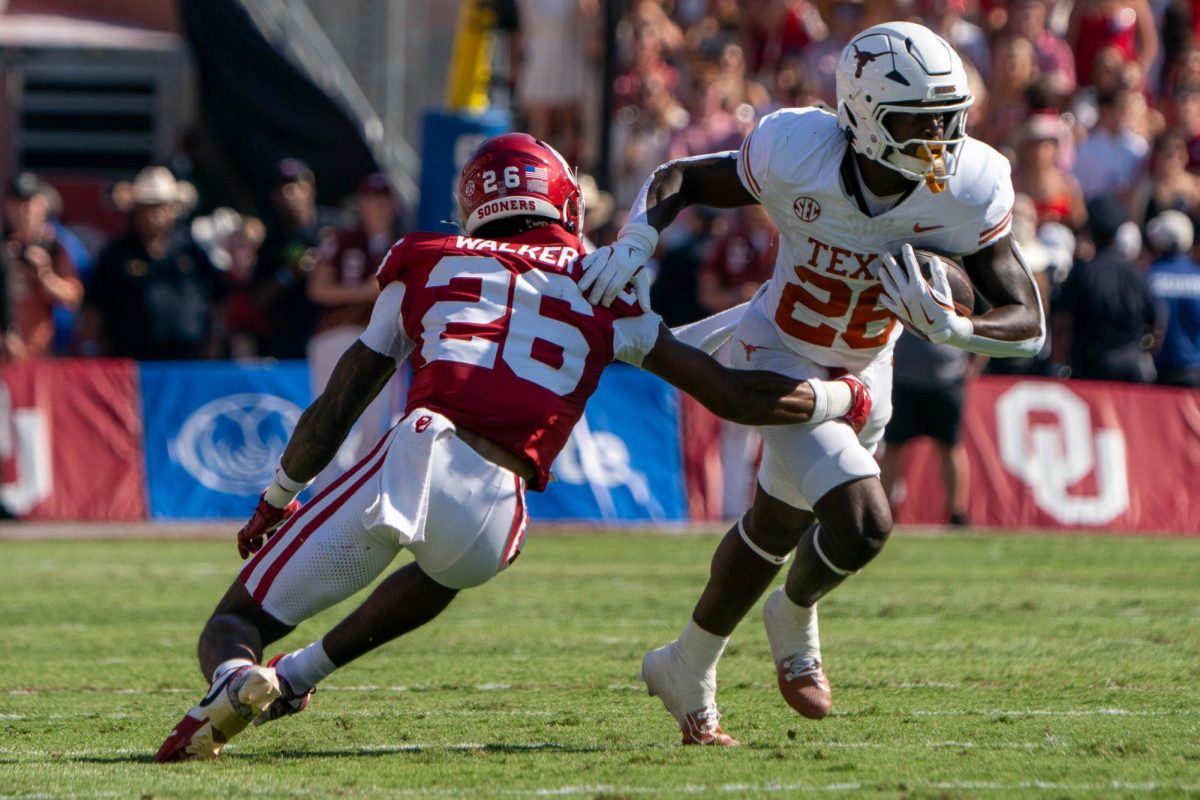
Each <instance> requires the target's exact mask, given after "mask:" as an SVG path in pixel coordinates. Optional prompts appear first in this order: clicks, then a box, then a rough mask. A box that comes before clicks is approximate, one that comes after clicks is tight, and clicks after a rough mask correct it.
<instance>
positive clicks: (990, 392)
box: [898, 376, 1200, 535]
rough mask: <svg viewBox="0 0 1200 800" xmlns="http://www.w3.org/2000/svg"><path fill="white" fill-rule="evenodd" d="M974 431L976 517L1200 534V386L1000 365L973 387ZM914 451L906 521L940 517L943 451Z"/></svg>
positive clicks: (992, 523)
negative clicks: (1036, 373) (1011, 370)
mask: <svg viewBox="0 0 1200 800" xmlns="http://www.w3.org/2000/svg"><path fill="white" fill-rule="evenodd" d="M963 441H964V442H965V444H966V448H967V453H968V456H969V459H970V465H971V477H970V491H969V493H968V511H969V514H970V516H971V522H972V523H973V524H975V525H980V526H986V527H999V528H1090V529H1101V530H1111V531H1120V532H1130V533H1134V532H1136V533H1155V532H1172V533H1180V534H1192V535H1197V534H1200V491H1197V490H1196V488H1195V487H1196V481H1195V476H1196V475H1197V472H1198V470H1200V393H1197V392H1194V391H1190V390H1187V389H1173V388H1168V387H1159V386H1140V385H1137V384H1123V383H1098V382H1092V381H1065V382H1064V381H1053V380H1039V379H1032V378H1028V379H1026V378H1017V379H1014V378H1001V377H990V376H989V377H985V378H982V379H980V380H979V381H977V382H975V383H974V384H972V385H971V387H970V388H969V389H968V395H967V403H966V407H965V408H964V413H963ZM913 450H914V452H912V453H911V454H908V453H906V454H905V462H906V466H905V471H904V474H905V480H906V489H905V499H904V502H903V503H902V504H901V505H900V508H899V514H898V520H899V521H900V522H904V523H910V524H914V523H915V524H939V523H941V522H943V521H944V519H945V517H944V513H943V509H944V501H943V499H942V498H943V497H944V494H943V492H942V487H941V481H940V480H939V473H938V464H937V460H936V458H935V456H934V453H933V450H932V448H929V447H920V448H917V447H915V446H914V448H913ZM910 455H911V458H910V457H909V456H910Z"/></svg>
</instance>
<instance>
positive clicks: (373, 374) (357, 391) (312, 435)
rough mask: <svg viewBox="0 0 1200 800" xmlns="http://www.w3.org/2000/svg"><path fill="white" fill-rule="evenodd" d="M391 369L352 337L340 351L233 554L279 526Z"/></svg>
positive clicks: (253, 546) (254, 547) (253, 548)
mask: <svg viewBox="0 0 1200 800" xmlns="http://www.w3.org/2000/svg"><path fill="white" fill-rule="evenodd" d="M395 371H396V362H395V360H393V359H392V357H391V356H384V355H380V354H379V353H376V352H375V351H374V350H372V349H371V348H369V347H367V346H366V345H364V344H363V343H362V342H361V341H355V342H354V344H352V345H350V347H349V348H347V350H346V352H345V353H343V354H342V357H341V359H340V360H339V361H338V363H337V366H336V367H334V369H333V374H332V375H330V376H329V383H328V384H326V389H325V391H324V392H323V393H322V394H321V396H320V397H318V398H317V399H316V400H314V401H313V402H312V405H310V406H309V407H308V408H307V409H305V411H304V413H303V414H301V415H300V421H299V422H297V423H296V429H295V430H294V431H292V438H291V439H289V440H288V443H287V447H286V448H285V449H284V451H283V458H282V459H281V460H280V466H279V468H278V469H277V470H276V471H275V479H274V480H272V481H271V485H270V486H269V487H267V490H266V491H265V492H263V493H262V496H261V497H259V500H258V506H257V507H256V508H255V509H254V514H253V515H252V516H251V517H250V519H249V521H248V522H247V523H246V524H245V525H243V526H242V528H241V530H239V531H238V534H237V544H238V553H239V554H240V555H241V557H242V558H248V557H249V556H250V554H251V553H256V552H258V550H259V548H261V547H262V546H263V543H264V542H265V541H266V539H269V538H270V536H271V534H272V533H274V532H275V531H276V530H277V529H278V528H279V526H281V525H282V524H283V523H284V522H286V521H287V520H288V518H289V517H291V516H292V514H295V513H296V511H297V510H299V508H300V501H298V500H296V499H295V498H296V495H297V494H298V493H299V492H300V491H301V490H302V489H303V488H304V487H305V486H307V485H308V484H309V483H310V482H311V481H312V479H313V478H315V477H316V476H317V473H319V472H320V471H321V470H322V469H324V468H325V467H326V466H327V465H328V464H329V462H331V461H332V460H333V457H334V455H335V454H336V453H337V451H338V448H339V447H341V446H342V442H343V441H345V439H346V435H347V434H348V433H349V432H350V427H351V426H352V425H353V424H354V421H355V420H357V419H358V418H359V416H360V415H361V414H362V412H363V410H364V409H365V408H366V407H367V406H368V405H369V404H370V403H371V401H372V400H374V399H375V396H376V395H378V394H379V392H380V390H382V389H383V387H384V386H385V385H386V384H387V381H388V379H389V378H391V376H392V373H393V372H395Z"/></svg>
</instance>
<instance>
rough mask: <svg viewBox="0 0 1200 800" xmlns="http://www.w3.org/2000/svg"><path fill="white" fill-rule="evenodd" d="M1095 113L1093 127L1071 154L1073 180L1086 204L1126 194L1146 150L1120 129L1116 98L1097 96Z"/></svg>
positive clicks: (1141, 141) (1143, 142)
mask: <svg viewBox="0 0 1200 800" xmlns="http://www.w3.org/2000/svg"><path fill="white" fill-rule="evenodd" d="M1097 112H1098V114H1099V118H1098V119H1097V120H1096V126H1095V127H1094V128H1092V130H1091V131H1089V132H1088V137H1087V139H1086V140H1084V142H1083V143H1082V144H1080V145H1079V149H1078V150H1077V151H1076V153H1075V177H1076V178H1078V179H1079V185H1080V187H1082V189H1083V196H1084V198H1085V199H1087V200H1089V201H1090V200H1091V199H1093V198H1095V197H1099V196H1101V195H1123V194H1127V193H1128V192H1129V191H1130V190H1131V189H1132V188H1133V184H1134V183H1135V182H1136V181H1137V177H1138V175H1139V173H1140V171H1141V169H1142V168H1143V165H1144V163H1145V159H1146V153H1147V152H1148V151H1149V149H1150V145H1149V144H1147V143H1146V140H1145V139H1143V138H1142V137H1140V136H1138V135H1137V134H1135V133H1133V132H1132V131H1129V130H1127V129H1125V128H1123V127H1122V126H1121V122H1120V117H1119V116H1118V114H1117V96H1116V95H1112V94H1105V95H1101V96H1100V97H1099V98H1098V100H1097Z"/></svg>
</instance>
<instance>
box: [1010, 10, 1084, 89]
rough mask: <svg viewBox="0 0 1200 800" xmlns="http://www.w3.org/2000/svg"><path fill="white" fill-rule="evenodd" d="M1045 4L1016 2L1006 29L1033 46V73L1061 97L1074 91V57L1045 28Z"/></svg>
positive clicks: (1057, 37)
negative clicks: (1046, 81)
mask: <svg viewBox="0 0 1200 800" xmlns="http://www.w3.org/2000/svg"><path fill="white" fill-rule="evenodd" d="M1048 11H1049V9H1048V8H1047V3H1046V0H1016V2H1014V3H1013V4H1012V8H1011V13H1010V16H1009V29H1010V30H1011V31H1012V32H1013V33H1015V34H1017V35H1018V36H1023V37H1025V38H1026V39H1028V40H1029V41H1030V42H1032V43H1033V50H1034V57H1035V62H1036V65H1037V70H1038V72H1039V73H1040V74H1041V76H1042V78H1043V79H1046V80H1049V81H1050V83H1051V85H1052V86H1053V87H1054V90H1055V91H1056V92H1057V93H1059V94H1061V95H1069V94H1070V93H1071V92H1073V91H1075V54H1074V53H1072V52H1071V47H1070V45H1068V44H1067V43H1066V42H1065V41H1064V40H1063V39H1062V37H1060V36H1058V35H1057V34H1055V33H1054V32H1053V31H1052V30H1050V28H1049V27H1047V25H1046V19H1047V16H1048Z"/></svg>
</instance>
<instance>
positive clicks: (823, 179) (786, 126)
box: [738, 108, 1013, 370]
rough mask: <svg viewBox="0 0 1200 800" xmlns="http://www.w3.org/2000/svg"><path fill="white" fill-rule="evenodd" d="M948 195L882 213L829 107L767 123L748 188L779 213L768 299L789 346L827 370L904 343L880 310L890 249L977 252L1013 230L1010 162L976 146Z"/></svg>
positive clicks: (754, 137) (964, 157) (746, 169)
mask: <svg viewBox="0 0 1200 800" xmlns="http://www.w3.org/2000/svg"><path fill="white" fill-rule="evenodd" d="M948 157H949V158H955V159H957V160H958V162H959V163H957V164H955V165H954V166H955V167H956V169H955V170H954V171H953V172H952V173H951V174H950V175H949V176H948V177H947V178H946V181H947V185H946V189H945V190H943V191H939V192H932V191H930V189H929V188H928V186H926V185H925V184H924V183H916V182H914V184H913V187H914V188H913V191H912V193H911V194H910V195H909V196H908V197H905V198H904V199H903V200H902V201H901V202H899V203H896V204H895V205H894V206H893V207H892V208H890V209H889V210H887V211H884V212H883V213H880V214H877V215H874V216H870V215H869V214H868V209H867V205H868V203H867V201H866V199H865V198H863V197H861V196H860V195H861V192H862V190H861V189H859V186H860V179H859V178H858V176H857V175H856V174H855V173H856V168H855V167H854V164H853V158H852V155H851V148H850V147H849V145H848V144H847V141H846V137H845V134H844V132H843V131H842V129H841V128H840V127H839V126H838V120H837V117H836V116H834V115H833V114H831V113H829V112H827V111H822V110H820V109H815V108H812V109H784V110H782V111H777V112H775V113H774V114H771V115H769V116H766V117H764V118H763V119H762V120H761V121H760V122H759V124H758V126H757V127H756V128H755V130H754V131H752V132H751V133H750V134H749V135H748V136H747V137H746V139H745V141H744V143H743V144H742V147H741V150H740V151H739V153H738V175H739V177H740V178H741V180H742V184H743V185H744V186H745V187H746V189H747V191H749V192H750V193H751V194H752V195H753V196H754V197H755V198H756V199H758V201H759V202H760V203H762V205H763V207H764V208H765V209H766V210H767V213H769V214H770V215H771V219H772V221H773V222H774V223H775V226H776V227H777V228H778V229H779V232H780V236H781V241H780V248H779V257H778V259H777V261H776V263H775V276H774V277H775V280H772V281H770V282H769V283H768V284H767V287H768V288H767V290H766V291H765V292H764V293H763V294H762V295H761V296H760V297H759V299H758V304H759V308H760V309H761V311H762V313H763V315H764V316H766V317H767V318H768V319H774V321H775V323H776V325H777V326H778V328H779V330H780V331H781V332H782V334H783V336H784V341H785V342H786V343H787V344H788V346H789V347H791V349H793V350H794V351H796V352H797V353H799V354H800V355H803V356H805V357H806V358H810V359H812V360H813V361H815V362H817V363H819V364H825V365H828V366H838V367H845V368H847V369H850V370H858V369H862V368H864V367H866V365H867V364H869V363H871V361H873V360H874V359H875V358H877V357H879V355H880V354H881V353H882V352H883V350H884V348H886V347H888V346H890V344H891V343H892V342H893V341H894V340H895V338H896V336H898V335H899V326H897V325H896V324H895V322H896V320H895V317H894V316H893V315H892V314H891V312H889V311H888V310H887V309H886V308H884V307H883V305H882V304H881V303H879V297H880V295H881V294H882V286H881V285H880V283H879V281H878V280H877V279H876V278H875V277H874V275H873V268H874V267H875V266H876V264H875V263H874V262H876V261H877V260H878V258H879V256H878V254H879V253H881V252H895V251H896V250H897V249H898V248H899V246H900V245H901V244H902V243H904V242H912V243H913V244H914V246H919V247H924V248H927V249H931V250H936V251H940V252H945V253H950V254H953V255H967V254H970V253H974V252H975V251H977V250H979V249H981V248H983V247H987V246H989V245H991V244H993V243H994V242H996V241H999V240H1000V239H1001V238H1002V237H1003V236H1004V235H1005V234H1007V233H1008V232H1009V230H1010V229H1011V227H1012V206H1013V189H1012V182H1011V180H1010V179H1009V165H1008V161H1007V160H1006V159H1005V158H1004V157H1003V156H1001V155H1000V154H999V153H998V152H996V151H995V150H993V149H992V148H991V147H989V146H987V145H986V144H984V143H982V142H979V141H977V140H974V139H970V138H968V139H966V140H965V141H964V142H963V144H962V147H961V148H960V149H959V150H958V151H957V153H955V154H954V155H953V156H948Z"/></svg>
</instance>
